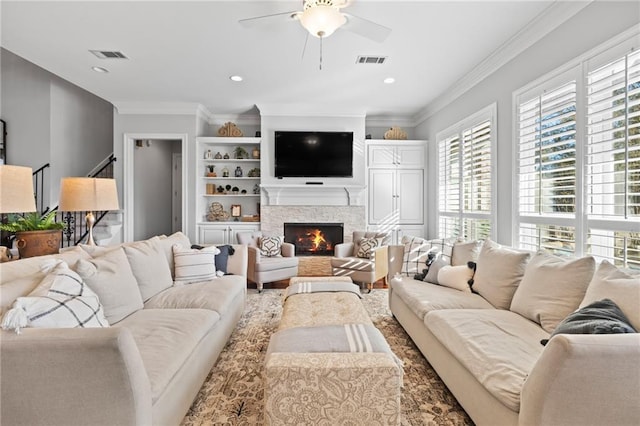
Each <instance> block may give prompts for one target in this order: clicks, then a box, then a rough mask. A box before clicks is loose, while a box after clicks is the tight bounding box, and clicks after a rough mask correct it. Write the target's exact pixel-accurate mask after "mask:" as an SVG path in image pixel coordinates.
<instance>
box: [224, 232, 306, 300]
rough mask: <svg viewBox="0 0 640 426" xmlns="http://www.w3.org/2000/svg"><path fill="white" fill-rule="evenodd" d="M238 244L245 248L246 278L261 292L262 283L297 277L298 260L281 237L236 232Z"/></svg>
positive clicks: (259, 233) (293, 248) (291, 246)
mask: <svg viewBox="0 0 640 426" xmlns="http://www.w3.org/2000/svg"><path fill="white" fill-rule="evenodd" d="M236 238H237V239H238V243H239V244H244V245H246V246H247V251H248V268H247V278H248V279H249V280H250V281H253V282H255V283H256V286H257V288H258V292H262V289H263V286H264V283H270V282H274V281H279V280H285V279H287V278H291V277H295V276H296V275H298V258H297V257H296V256H295V247H294V245H293V244H291V243H285V242H284V241H283V239H284V238H283V237H269V236H263V235H262V232H260V231H256V232H238V233H237V234H236Z"/></svg>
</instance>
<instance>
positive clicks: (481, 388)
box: [389, 243, 640, 426]
mask: <svg viewBox="0 0 640 426" xmlns="http://www.w3.org/2000/svg"><path fill="white" fill-rule="evenodd" d="M494 244H495V243H494ZM496 246H497V245H496ZM455 247H456V246H453V253H448V254H449V255H450V257H448V259H451V260H450V261H452V260H453V259H455V258H456V257H457V258H458V261H457V264H458V265H461V264H463V263H465V262H466V260H465V258H464V256H462V257H461V256H460V255H458V256H456V248H455ZM494 248H495V247H494ZM389 250H390V251H389V257H390V277H394V278H393V279H390V289H389V305H390V309H391V311H392V313H393V315H394V317H395V318H396V319H397V320H398V322H399V323H400V324H401V325H402V326H403V327H404V329H405V330H406V332H407V333H408V334H409V335H410V336H411V338H412V339H413V341H414V343H415V344H416V345H417V346H418V348H419V349H420V351H421V352H422V353H423V355H424V356H425V358H426V359H427V360H428V361H429V363H430V364H431V365H432V366H433V368H434V369H435V370H436V372H437V373H438V375H439V376H440V377H441V378H442V380H443V381H444V382H445V384H446V385H447V387H448V388H449V389H450V390H451V392H452V393H453V394H454V396H455V397H456V399H457V400H458V401H459V402H460V404H461V405H462V407H463V408H464V409H465V411H466V412H467V413H468V414H469V416H470V417H471V418H472V419H473V421H474V422H475V423H476V424H478V425H492V426H495V425H518V424H519V425H554V426H555V425H598V426H601V425H617V426H619V425H637V424H638V421H639V419H640V403H639V402H638V401H640V370H639V369H638V366H639V365H640V334H638V333H631V334H557V335H555V336H553V337H552V338H551V339H550V340H549V342H548V343H547V344H546V346H543V345H542V344H541V343H540V340H542V339H548V338H549V336H550V332H551V331H553V330H554V329H555V328H554V327H555V323H556V322H557V321H558V320H560V318H562V317H563V316H564V315H566V313H571V312H572V311H574V310H576V309H578V308H579V307H582V306H584V305H587V304H588V303H591V302H593V301H595V300H600V299H602V298H604V297H607V298H610V299H612V300H613V301H614V302H615V303H617V304H618V305H619V306H620V308H621V309H622V311H623V312H624V314H625V315H626V316H627V317H628V318H629V320H630V322H631V324H632V325H634V328H635V329H636V330H640V275H629V274H627V273H625V272H622V271H620V270H617V268H615V267H614V266H613V265H610V264H608V263H606V262H602V263H601V264H600V265H597V266H596V265H595V262H592V259H591V260H587V259H584V258H583V259H580V260H574V261H572V262H573V263H572V264H571V265H568V264H564V263H563V262H561V261H559V260H558V259H554V258H552V257H550V256H546V255H543V254H542V253H538V254H532V253H526V254H524V253H522V252H518V251H515V250H509V249H508V248H505V247H500V248H499V250H498V251H496V252H494V253H493V254H494V256H493V259H489V260H488V259H487V258H486V257H483V253H484V251H485V247H484V246H480V245H479V246H478V250H477V251H476V253H475V254H474V255H470V254H469V252H467V257H473V259H467V260H477V271H476V273H475V277H474V283H473V288H474V289H475V290H474V292H470V291H469V292H466V291H459V290H456V289H454V288H450V287H446V286H443V285H436V284H432V283H428V282H424V281H420V280H416V279H414V278H413V275H411V276H407V274H405V275H404V276H401V275H396V274H399V273H400V272H401V270H402V269H403V260H404V261H405V264H406V260H407V256H406V255H405V247H404V246H390V249H389ZM478 252H479V255H478ZM501 255H504V257H501ZM516 258H517V259H516ZM514 259H516V261H515V262H514ZM529 259H531V260H529ZM589 264H592V265H593V266H590V265H589ZM514 265H515V267H514ZM590 268H591V269H592V270H591V271H590V270H589V269H590ZM594 269H595V272H593V270H594ZM627 272H628V271H627ZM439 276H441V275H439ZM589 277H591V278H589ZM505 279H507V280H511V282H512V284H513V285H514V286H513V287H512V288H511V289H509V290H508V291H506V292H505V291H504V290H505V289H506V288H507V287H506V286H503V287H502V290H500V291H497V292H496V288H497V287H495V286H499V285H500V283H504V282H505ZM494 285H495V286H494ZM476 286H478V288H477V289H476ZM492 286H494V287H492ZM505 294H506V297H504V298H502V299H501V297H502V296H505ZM494 305H497V306H498V307H496V306H494ZM554 315H555V316H556V317H557V318H553V316H554ZM549 330H551V331H549Z"/></svg>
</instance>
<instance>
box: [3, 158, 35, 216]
mask: <svg viewBox="0 0 640 426" xmlns="http://www.w3.org/2000/svg"><path fill="white" fill-rule="evenodd" d="M35 211H36V201H35V198H34V196H33V176H32V171H31V167H22V166H7V165H1V166H0V213H24V212H35Z"/></svg>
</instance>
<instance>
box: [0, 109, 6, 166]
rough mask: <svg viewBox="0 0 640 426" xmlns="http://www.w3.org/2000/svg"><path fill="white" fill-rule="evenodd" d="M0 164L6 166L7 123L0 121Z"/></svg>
mask: <svg viewBox="0 0 640 426" xmlns="http://www.w3.org/2000/svg"><path fill="white" fill-rule="evenodd" d="M0 164H7V122H6V121H4V120H2V119H0Z"/></svg>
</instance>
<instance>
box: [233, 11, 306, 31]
mask: <svg viewBox="0 0 640 426" xmlns="http://www.w3.org/2000/svg"><path fill="white" fill-rule="evenodd" d="M297 13H298V11H295V10H292V11H291V12H282V13H274V14H273V15H264V16H256V17H255V18H246V19H240V20H239V21H238V22H239V23H240V25H242V26H243V27H245V28H259V27H263V26H266V25H274V24H281V23H283V22H295V21H296V19H295V18H294V16H296V14H297Z"/></svg>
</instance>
